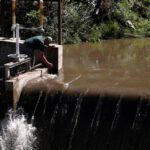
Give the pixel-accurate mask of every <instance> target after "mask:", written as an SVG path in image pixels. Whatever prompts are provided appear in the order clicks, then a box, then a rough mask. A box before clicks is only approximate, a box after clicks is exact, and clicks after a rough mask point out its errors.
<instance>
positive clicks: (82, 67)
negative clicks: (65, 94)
mask: <svg viewBox="0 0 150 150" xmlns="http://www.w3.org/2000/svg"><path fill="white" fill-rule="evenodd" d="M78 76H80V78H79V79H78V80H77V81H75V82H73V83H72V84H71V85H70V86H72V87H76V88H90V89H96V90H98V89H99V88H103V89H108V88H109V89H112V90H130V91H145V92H149V91H150V39H149V38H146V39H145V38H143V39H120V40H107V41H101V42H100V43H82V44H78V45H65V46H64V81H65V82H69V81H71V80H72V79H74V78H76V77H78Z"/></svg>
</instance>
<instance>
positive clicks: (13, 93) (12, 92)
mask: <svg viewBox="0 0 150 150" xmlns="http://www.w3.org/2000/svg"><path fill="white" fill-rule="evenodd" d="M44 74H47V68H38V69H35V70H34V71H30V72H26V73H23V74H20V75H19V76H17V77H14V78H12V79H10V80H6V81H5V91H6V92H7V93H9V94H8V95H7V96H9V98H8V99H9V100H10V99H11V100H12V101H13V106H14V107H15V106H16V103H17V102H18V100H19V97H20V94H21V92H22V89H23V87H24V86H25V85H26V84H29V82H30V81H31V80H33V79H35V78H38V77H42V76H43V75H44Z"/></svg>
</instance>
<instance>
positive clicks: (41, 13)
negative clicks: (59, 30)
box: [40, 0, 44, 29]
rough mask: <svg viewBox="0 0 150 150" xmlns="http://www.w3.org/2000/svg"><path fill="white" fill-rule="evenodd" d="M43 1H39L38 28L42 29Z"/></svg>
mask: <svg viewBox="0 0 150 150" xmlns="http://www.w3.org/2000/svg"><path fill="white" fill-rule="evenodd" d="M43 18H44V17H43V0H40V27H42V29H43Z"/></svg>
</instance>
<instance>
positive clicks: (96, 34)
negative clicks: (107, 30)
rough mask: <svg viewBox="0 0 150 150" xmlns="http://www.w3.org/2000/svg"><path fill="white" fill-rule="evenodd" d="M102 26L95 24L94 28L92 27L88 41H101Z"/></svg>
mask: <svg viewBox="0 0 150 150" xmlns="http://www.w3.org/2000/svg"><path fill="white" fill-rule="evenodd" d="M101 34H102V33H101V26H97V25H93V26H92V28H91V29H90V33H89V36H88V39H87V41H88V42H100V40H101V37H102V35H101Z"/></svg>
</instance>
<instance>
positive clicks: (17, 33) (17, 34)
mask: <svg viewBox="0 0 150 150" xmlns="http://www.w3.org/2000/svg"><path fill="white" fill-rule="evenodd" d="M16 55H17V57H19V55H20V50H19V24H16Z"/></svg>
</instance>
